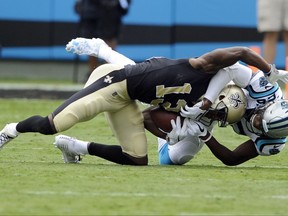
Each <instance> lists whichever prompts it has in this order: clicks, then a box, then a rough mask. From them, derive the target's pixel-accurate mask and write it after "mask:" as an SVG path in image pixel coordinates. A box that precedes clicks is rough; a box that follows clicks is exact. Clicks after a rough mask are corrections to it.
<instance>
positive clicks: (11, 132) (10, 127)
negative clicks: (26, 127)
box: [4, 123, 20, 138]
mask: <svg viewBox="0 0 288 216" xmlns="http://www.w3.org/2000/svg"><path fill="white" fill-rule="evenodd" d="M17 124H18V123H10V124H7V125H6V126H5V128H4V130H5V133H6V134H7V135H8V136H11V137H13V138H14V137H16V136H18V135H19V134H20V133H19V132H18V131H17V130H16V126H17Z"/></svg>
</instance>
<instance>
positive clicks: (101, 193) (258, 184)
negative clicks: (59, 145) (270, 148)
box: [0, 99, 288, 215]
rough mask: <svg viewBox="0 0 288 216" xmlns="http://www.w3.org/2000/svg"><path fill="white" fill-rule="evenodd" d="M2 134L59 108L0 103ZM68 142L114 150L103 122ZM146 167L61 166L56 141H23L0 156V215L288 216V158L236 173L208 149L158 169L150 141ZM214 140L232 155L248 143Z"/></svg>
mask: <svg viewBox="0 0 288 216" xmlns="http://www.w3.org/2000/svg"><path fill="white" fill-rule="evenodd" d="M0 103H1V113H0V127H3V126H4V125H5V124H6V123H8V122H17V121H19V120H22V119H24V118H26V117H29V116H30V115H34V114H40V115H46V114H48V113H50V112H51V111H52V110H54V108H56V107H57V106H58V105H59V104H60V103H61V101H57V100H56V101H54V100H53V101H51V100H24V99H20V100H19V99H17V100H16V99H15V100H13V99H9V100H0ZM63 134H66V135H69V136H75V137H77V138H79V139H84V140H90V141H91V140H93V141H97V142H100V143H111V144H117V141H116V139H115V137H114V136H113V135H112V133H111V131H110V129H109V128H108V127H107V124H106V121H105V119H104V116H103V115H102V114H101V115H99V116H98V117H96V118H95V119H93V120H91V121H89V122H85V123H80V124H78V125H76V126H75V127H74V128H72V129H70V130H68V131H66V132H65V133H63ZM147 136H148V142H149V166H146V167H134V166H121V165H117V164H113V163H110V162H108V161H105V160H102V159H100V158H97V157H92V156H86V157H84V160H83V161H82V163H81V164H64V163H63V161H62V160H61V153H60V151H59V150H58V149H56V148H54V146H53V145H52V143H53V141H54V136H44V135H40V134H32V133H27V134H21V135H20V136H19V137H18V138H17V139H15V140H13V141H12V142H11V143H9V144H8V145H7V146H5V147H4V149H3V150H2V151H1V152H0V154H1V157H0V179H1V180H0V215H287V212H288V207H287V200H288V187H287V185H288V180H287V171H288V165H287V164H288V157H287V156H288V153H287V149H284V150H283V151H282V152H281V153H280V154H278V155H275V156H271V157H258V158H256V159H253V160H251V161H248V162H246V163H245V164H243V165H240V166H237V167H226V166H225V165H223V164H221V162H220V161H218V160H217V159H216V158H215V157H214V156H213V155H212V153H211V152H210V151H209V149H208V148H207V147H205V146H204V148H203V150H202V151H201V152H200V153H199V154H198V155H196V157H195V158H194V159H193V160H192V161H190V162H189V163H188V164H187V165H184V166H159V165H158V158H157V145H156V139H155V137H153V136H152V135H151V134H149V133H147ZM215 136H216V137H217V138H218V140H219V141H221V142H222V143H224V144H225V145H226V146H229V148H231V149H232V148H234V147H236V145H237V144H240V143H241V142H243V141H245V140H246V138H245V137H240V136H237V135H236V134H234V133H233V132H232V130H231V129H230V128H225V129H218V128H217V129H216V131H215Z"/></svg>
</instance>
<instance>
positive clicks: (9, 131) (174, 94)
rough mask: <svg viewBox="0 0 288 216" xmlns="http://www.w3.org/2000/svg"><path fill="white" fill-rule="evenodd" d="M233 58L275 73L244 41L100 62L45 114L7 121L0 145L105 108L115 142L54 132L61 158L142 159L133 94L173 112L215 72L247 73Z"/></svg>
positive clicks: (209, 99) (62, 127)
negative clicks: (194, 52)
mask: <svg viewBox="0 0 288 216" xmlns="http://www.w3.org/2000/svg"><path fill="white" fill-rule="evenodd" d="M76 42H77V43H75V44H74V45H75V46H74V47H73V49H74V50H73V51H75V50H81V46H82V45H83V47H87V45H88V46H89V45H90V44H89V43H90V42H91V43H92V46H93V45H95V44H93V39H92V40H90V41H89V40H86V41H84V43H83V44H81V43H79V41H76ZM85 43H86V44H85ZM79 44H80V45H81V46H78V45H79ZM72 45H73V42H72ZM76 46H77V47H76ZM83 47H82V48H83ZM96 51H97V50H96ZM98 52H99V50H98ZM95 53H96V52H95ZM97 54H99V53H97ZM238 61H242V62H244V63H246V64H249V65H252V66H254V67H257V68H259V69H260V70H261V71H263V72H265V73H266V74H267V76H270V78H273V77H277V74H279V72H278V71H277V70H276V68H275V67H273V66H272V65H270V64H268V63H267V62H266V61H265V60H264V59H263V58H262V57H261V56H260V55H258V54H257V53H255V52H253V51H252V50H250V49H249V48H247V47H229V48H221V49H216V50H213V51H211V52H208V53H205V54H204V55H202V56H200V57H198V58H187V59H177V60H172V59H167V58H151V59H148V60H146V61H144V62H142V63H138V64H135V65H126V66H123V65H119V64H105V65H102V66H100V67H98V68H96V69H95V70H94V71H93V73H92V74H91V76H90V77H89V79H88V81H87V82H86V84H85V86H84V88H83V89H82V90H80V91H78V92H77V93H75V94H74V95H73V96H71V97H70V98H69V99H67V100H66V101H65V102H64V103H63V104H62V105H60V106H59V107H58V108H57V109H56V110H54V111H53V112H52V113H51V114H49V115H47V116H45V117H42V116H38V115H35V116H31V117H29V118H27V119H25V120H22V121H20V122H18V123H10V124H7V125H6V126H5V127H4V128H3V130H2V131H1V132H0V148H3V146H4V145H5V144H7V143H8V142H9V141H11V140H12V139H14V138H16V137H17V136H18V135H19V134H21V133H27V132H37V133H41V134H56V133H59V132H63V131H66V130H68V129H69V128H71V127H73V126H74V125H75V124H77V123H78V122H82V121H87V120H89V119H92V118H94V117H95V116H96V115H97V114H99V113H101V112H105V114H106V116H107V118H108V120H109V123H110V127H111V129H112V131H113V133H114V134H115V136H116V138H117V139H118V141H119V144H120V146H118V145H104V144H98V143H89V144H88V143H87V142H83V143H82V144H79V143H76V142H74V140H73V139H71V140H70V139H69V140H67V137H65V136H61V135H60V136H57V137H56V146H57V147H58V148H60V149H61V150H62V153H63V156H64V160H65V162H73V161H74V162H77V158H76V156H77V155H81V154H90V155H95V156H98V157H101V158H103V159H106V160H109V161H112V162H114V163H118V164H127V165H147V164H148V156H147V140H146V135H145V128H144V123H143V115H142V113H141V110H140V108H139V107H138V105H137V102H136V100H139V101H141V102H144V103H149V104H151V105H158V106H161V107H163V108H164V109H166V110H171V111H175V112H178V111H179V110H180V109H181V108H183V107H185V106H186V105H187V106H189V107H191V106H193V105H194V104H195V103H196V101H197V100H198V99H199V98H200V97H201V96H202V95H203V94H204V93H205V91H206V90H207V88H208V85H209V83H210V80H211V79H212V78H213V76H214V75H215V74H218V73H220V72H221V74H229V75H231V74H232V75H233V74H234V73H235V72H236V73H237V74H240V76H241V72H243V74H244V76H242V78H243V79H247V77H246V76H245V74H248V76H249V79H250V76H251V71H250V70H248V69H247V67H245V66H243V65H240V64H239V63H237V62H238ZM229 78H230V77H229ZM239 83H241V80H239ZM226 84H227V83H223V82H221V83H220V82H219V83H218V84H217V86H215V85H214V86H212V87H211V88H212V89H214V91H212V94H211V95H212V96H211V95H209V94H207V92H206V94H205V97H204V99H203V102H202V104H201V106H199V107H197V109H196V110H197V111H196V113H197V112H200V113H201V112H203V110H204V109H208V108H209V107H210V105H211V104H212V103H213V102H214V99H213V97H214V98H216V97H217V95H218V94H219V93H220V91H221V90H222V88H223V87H224V86H225V85H226ZM210 86H211V85H210ZM210 86H209V87H210ZM208 90H209V88H208ZM213 94H215V95H214V96H213ZM190 111H191V110H190ZM194 113H195V112H194ZM197 115H198V113H197ZM76 144H77V145H76Z"/></svg>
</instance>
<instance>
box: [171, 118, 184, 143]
mask: <svg viewBox="0 0 288 216" xmlns="http://www.w3.org/2000/svg"><path fill="white" fill-rule="evenodd" d="M187 121H189V120H188V119H184V121H183V126H181V117H180V116H177V118H176V122H175V120H174V119H172V120H171V125H172V130H171V132H170V133H168V134H167V141H168V143H169V145H174V144H175V143H177V142H179V141H180V140H182V139H184V138H185V137H186V136H187Z"/></svg>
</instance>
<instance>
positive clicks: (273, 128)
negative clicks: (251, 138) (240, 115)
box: [250, 100, 288, 138]
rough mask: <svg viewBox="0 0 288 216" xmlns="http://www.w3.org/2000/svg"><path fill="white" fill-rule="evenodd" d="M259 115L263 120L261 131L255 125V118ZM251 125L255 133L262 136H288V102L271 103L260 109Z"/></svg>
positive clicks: (252, 118) (252, 117) (256, 111)
mask: <svg viewBox="0 0 288 216" xmlns="http://www.w3.org/2000/svg"><path fill="white" fill-rule="evenodd" d="M259 114H260V115H261V119H262V128H261V130H259V129H257V128H255V127H254V125H253V122H254V119H255V117H256V116H257V115H259ZM250 125H251V126H252V130H253V132H254V133H256V134H259V135H261V134H262V135H266V136H268V137H271V138H282V137H286V136H288V100H279V101H275V102H271V103H268V104H266V105H265V106H263V107H262V108H258V109H257V110H255V112H254V114H253V115H252V116H251V118H250ZM259 131H260V133H259ZM257 132H258V133H257ZM261 132H262V133H261Z"/></svg>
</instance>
